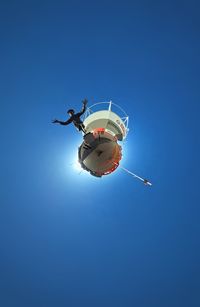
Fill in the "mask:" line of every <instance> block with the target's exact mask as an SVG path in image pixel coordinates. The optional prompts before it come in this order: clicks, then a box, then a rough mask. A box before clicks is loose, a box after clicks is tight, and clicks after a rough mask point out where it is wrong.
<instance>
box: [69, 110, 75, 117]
mask: <svg viewBox="0 0 200 307" xmlns="http://www.w3.org/2000/svg"><path fill="white" fill-rule="evenodd" d="M67 113H68V114H69V115H70V116H72V115H74V113H75V111H74V110H73V109H69V110H68V111H67Z"/></svg>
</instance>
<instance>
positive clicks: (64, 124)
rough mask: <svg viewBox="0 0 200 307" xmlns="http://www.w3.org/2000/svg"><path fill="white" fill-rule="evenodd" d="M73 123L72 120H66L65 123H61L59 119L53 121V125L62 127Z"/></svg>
mask: <svg viewBox="0 0 200 307" xmlns="http://www.w3.org/2000/svg"><path fill="white" fill-rule="evenodd" d="M71 122H72V119H71V118H69V119H68V120H66V121H65V122H63V121H61V120H57V119H54V120H53V121H52V123H53V124H60V125H63V126H67V125H69V124H70V123H71Z"/></svg>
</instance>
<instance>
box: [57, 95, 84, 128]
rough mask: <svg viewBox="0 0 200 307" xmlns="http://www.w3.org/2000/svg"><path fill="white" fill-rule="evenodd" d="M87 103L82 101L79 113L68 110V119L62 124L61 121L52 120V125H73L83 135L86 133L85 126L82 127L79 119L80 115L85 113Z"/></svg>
mask: <svg viewBox="0 0 200 307" xmlns="http://www.w3.org/2000/svg"><path fill="white" fill-rule="evenodd" d="M87 102H88V101H87V99H84V100H83V101H82V103H83V108H82V110H81V111H80V112H79V113H75V111H74V110H73V109H70V110H68V111H67V113H68V114H69V116H70V118H69V119H68V120H66V121H65V122H63V121H61V120H57V119H54V120H53V121H52V123H53V124H60V125H64V126H66V125H69V124H71V123H73V124H74V126H75V127H76V128H77V129H78V130H79V131H83V132H84V133H86V130H85V126H84V124H83V122H82V120H81V119H80V117H81V115H83V114H84V113H85V110H86V105H87Z"/></svg>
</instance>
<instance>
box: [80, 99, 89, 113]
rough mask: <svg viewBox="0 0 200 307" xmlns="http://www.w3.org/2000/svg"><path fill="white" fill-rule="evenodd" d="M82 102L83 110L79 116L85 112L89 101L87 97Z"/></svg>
mask: <svg viewBox="0 0 200 307" xmlns="http://www.w3.org/2000/svg"><path fill="white" fill-rule="evenodd" d="M82 103H83V108H82V110H81V111H80V112H79V113H78V115H79V116H81V115H83V114H84V113H85V111H86V106H87V103H88V101H87V99H84V100H83V101H82Z"/></svg>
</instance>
